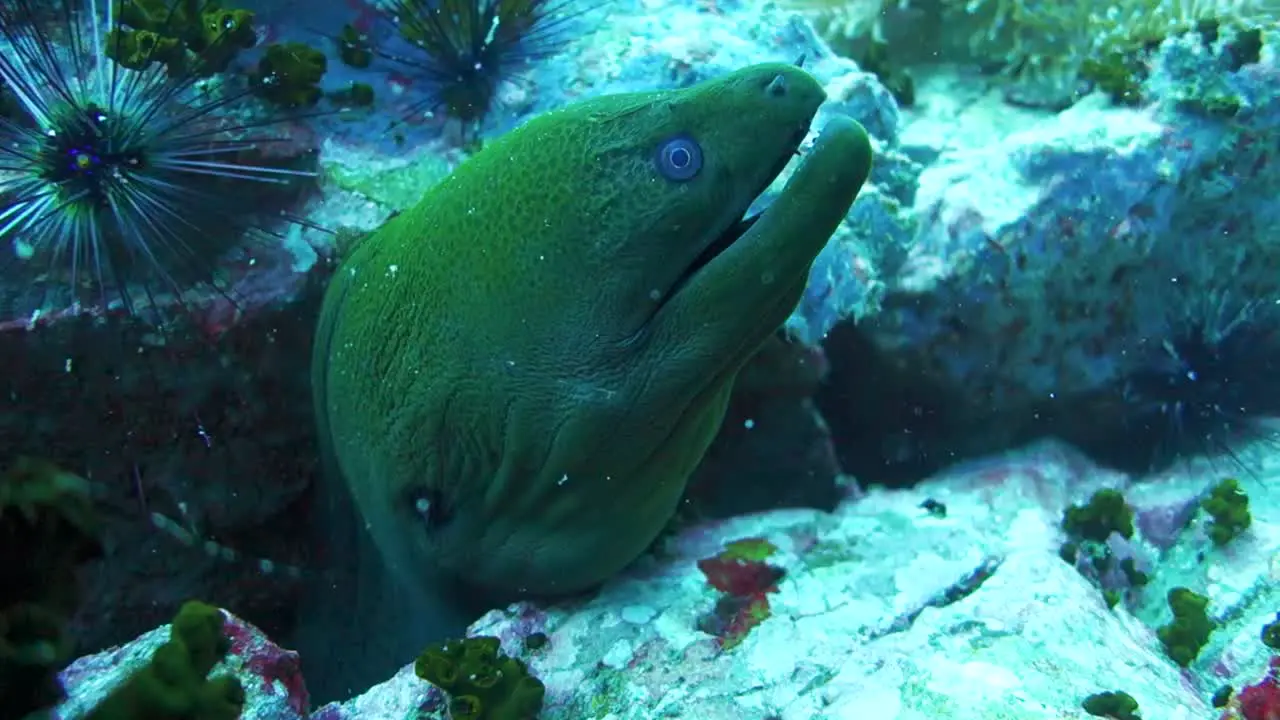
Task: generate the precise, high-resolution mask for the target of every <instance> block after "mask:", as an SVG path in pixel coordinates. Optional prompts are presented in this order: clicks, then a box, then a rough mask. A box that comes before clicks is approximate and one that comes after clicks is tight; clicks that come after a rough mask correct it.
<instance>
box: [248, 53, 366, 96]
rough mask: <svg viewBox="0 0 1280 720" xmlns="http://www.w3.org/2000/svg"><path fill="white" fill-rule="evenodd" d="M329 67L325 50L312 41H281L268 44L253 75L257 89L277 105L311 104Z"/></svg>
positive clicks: (256, 91) (319, 93)
mask: <svg viewBox="0 0 1280 720" xmlns="http://www.w3.org/2000/svg"><path fill="white" fill-rule="evenodd" d="M327 69H328V61H327V60H326V59H325V56H324V53H322V52H320V51H319V50H316V49H315V48H313V47H311V46H310V45H307V44H305V43H297V42H291V43H277V44H274V45H268V46H267V49H266V52H264V53H263V56H262V59H261V60H259V61H258V67H257V69H256V70H255V71H254V72H253V74H252V76H251V77H250V79H251V82H252V87H253V90H254V92H255V93H257V94H258V95H259V96H260V97H262V98H264V99H266V100H268V101H270V102H272V103H274V104H276V105H281V106H283V107H289V108H297V107H311V106H312V105H315V104H316V103H317V102H319V101H320V96H321V95H322V93H321V91H320V80H321V79H322V78H323V77H324V73H325V71H326V70H327ZM366 87H367V86H366Z"/></svg>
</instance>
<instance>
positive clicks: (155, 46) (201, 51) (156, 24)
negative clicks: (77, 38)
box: [105, 0, 258, 76]
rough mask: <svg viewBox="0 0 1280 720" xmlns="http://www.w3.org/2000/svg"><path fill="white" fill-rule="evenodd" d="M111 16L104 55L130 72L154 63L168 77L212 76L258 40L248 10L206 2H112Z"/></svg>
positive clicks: (141, 0) (172, 0)
mask: <svg viewBox="0 0 1280 720" xmlns="http://www.w3.org/2000/svg"><path fill="white" fill-rule="evenodd" d="M113 12H114V14H115V17H116V18H117V19H118V21H119V27H117V28H113V29H112V30H111V31H110V32H109V34H108V36H107V41H106V43H105V46H106V52H107V56H108V57H110V58H112V59H113V60H115V61H116V62H118V63H120V64H121V65H122V66H124V67H127V68H130V69H133V70H141V69H143V68H146V67H148V66H150V65H151V64H152V63H160V64H163V65H164V66H165V67H166V68H168V70H169V73H170V74H171V75H181V74H185V73H187V72H190V73H193V74H194V75H197V76H207V75H212V74H214V73H220V72H223V71H225V70H226V69H227V66H228V65H230V64H231V61H232V60H233V59H234V58H235V56H236V55H237V54H238V53H239V52H240V51H241V50H244V49H247V48H251V47H253V46H254V45H256V44H257V42H258V36H257V33H256V32H255V31H254V29H253V20H254V14H253V12H252V11H249V10H242V9H234V8H225V7H223V6H222V4H221V3H218V2H211V1H210V0H130V1H129V2H124V1H122V0H114V4H113Z"/></svg>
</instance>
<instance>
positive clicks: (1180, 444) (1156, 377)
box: [1124, 298, 1280, 469]
mask: <svg viewBox="0 0 1280 720" xmlns="http://www.w3.org/2000/svg"><path fill="white" fill-rule="evenodd" d="M1206 305H1208V306H1209V310H1208V311H1207V312H1197V313H1193V314H1191V315H1190V316H1189V317H1188V319H1187V320H1185V321H1184V322H1183V323H1181V324H1180V325H1179V326H1178V327H1176V328H1175V330H1174V331H1173V332H1172V333H1171V334H1170V335H1169V336H1168V337H1167V338H1166V339H1165V340H1163V342H1161V344H1160V347H1159V349H1158V350H1157V351H1156V352H1154V353H1153V354H1152V356H1151V357H1150V358H1149V359H1148V360H1147V361H1146V362H1145V363H1144V364H1143V365H1142V366H1141V367H1140V368H1139V369H1138V370H1137V371H1135V372H1133V373H1132V374H1131V375H1130V376H1129V377H1128V378H1127V380H1126V382H1125V384H1124V399H1125V404H1126V405H1127V407H1128V408H1129V412H1130V415H1129V422H1128V423H1127V424H1128V425H1129V428H1130V430H1131V431H1136V437H1133V436H1131V437H1130V438H1129V441H1130V442H1132V445H1131V448H1132V449H1133V450H1136V451H1138V452H1141V453H1145V454H1146V455H1147V456H1148V461H1147V465H1148V469H1158V468H1162V467H1166V466H1168V465H1169V464H1170V463H1172V462H1174V461H1176V460H1179V459H1186V458H1189V457H1192V456H1197V455H1202V456H1207V457H1209V458H1211V459H1212V458H1213V457H1220V456H1227V457H1229V458H1230V459H1231V460H1232V461H1233V462H1234V463H1235V464H1236V465H1237V466H1239V467H1241V468H1245V467H1246V466H1245V463H1244V462H1243V460H1242V459H1241V457H1240V456H1239V455H1238V454H1237V452H1236V449H1237V448H1238V447H1240V443H1241V442H1244V441H1249V440H1253V439H1259V438H1268V437H1271V432H1270V429H1269V428H1268V427H1267V425H1266V422H1267V420H1268V419H1269V418H1272V417H1276V416H1280V306H1277V305H1276V304H1275V303H1273V302H1261V301H1256V302H1249V303H1240V302H1232V301H1230V300H1228V299H1223V298H1215V299H1214V300H1213V301H1211V302H1208V303H1206Z"/></svg>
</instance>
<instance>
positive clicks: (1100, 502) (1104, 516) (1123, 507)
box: [1062, 489, 1133, 542]
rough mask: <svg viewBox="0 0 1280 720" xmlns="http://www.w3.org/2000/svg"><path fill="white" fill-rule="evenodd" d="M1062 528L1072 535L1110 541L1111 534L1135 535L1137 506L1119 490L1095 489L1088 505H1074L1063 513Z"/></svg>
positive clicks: (1085, 538)
mask: <svg viewBox="0 0 1280 720" xmlns="http://www.w3.org/2000/svg"><path fill="white" fill-rule="evenodd" d="M1062 529H1063V530H1065V531H1066V533H1067V534H1068V535H1070V536H1072V537H1078V538H1081V539H1084V540H1092V541H1094V542H1106V540H1107V538H1108V537H1110V536H1111V533H1113V532H1114V533H1118V534H1119V535H1120V537H1123V538H1125V539H1128V538H1131V537H1133V508H1131V507H1129V505H1128V504H1126V503H1125V501H1124V495H1123V494H1121V492H1120V491H1119V490H1111V489H1103V490H1099V491H1097V492H1095V493H1094V494H1093V497H1091V498H1089V502H1088V504H1086V505H1072V506H1071V507H1069V508H1067V510H1066V512H1064V513H1063V516H1062Z"/></svg>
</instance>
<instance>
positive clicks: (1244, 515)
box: [1200, 478, 1253, 547]
mask: <svg viewBox="0 0 1280 720" xmlns="http://www.w3.org/2000/svg"><path fill="white" fill-rule="evenodd" d="M1200 507H1202V508H1204V511H1205V512H1207V513H1209V517H1210V518H1212V519H1211V520H1210V521H1209V525H1208V532H1209V539H1210V540H1213V544H1214V545H1217V546H1219V547H1221V546H1223V545H1226V544H1227V543H1229V542H1231V541H1232V540H1234V539H1235V538H1236V537H1238V536H1239V535H1240V533H1242V532H1244V531H1245V530H1248V529H1249V525H1250V524H1252V522H1253V518H1252V517H1251V516H1250V515H1249V496H1248V495H1246V494H1245V493H1244V490H1241V489H1240V481H1238V480H1236V479H1235V478H1227V479H1226V480H1223V481H1222V482H1220V483H1218V484H1217V485H1215V486H1214V488H1213V490H1211V491H1210V492H1209V497H1207V498H1205V500H1204V501H1203V502H1201V503H1200Z"/></svg>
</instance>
